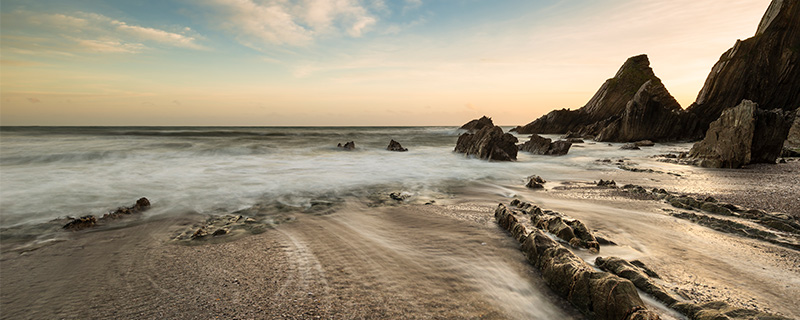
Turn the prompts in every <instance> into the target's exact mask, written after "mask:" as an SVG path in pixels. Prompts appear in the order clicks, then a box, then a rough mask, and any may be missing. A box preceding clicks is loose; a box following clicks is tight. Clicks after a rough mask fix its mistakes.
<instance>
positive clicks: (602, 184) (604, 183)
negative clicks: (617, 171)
mask: <svg viewBox="0 0 800 320" xmlns="http://www.w3.org/2000/svg"><path fill="white" fill-rule="evenodd" d="M597 186H598V187H607V188H616V187H617V182H616V181H614V180H608V181H606V180H603V179H600V181H599V182H597Z"/></svg>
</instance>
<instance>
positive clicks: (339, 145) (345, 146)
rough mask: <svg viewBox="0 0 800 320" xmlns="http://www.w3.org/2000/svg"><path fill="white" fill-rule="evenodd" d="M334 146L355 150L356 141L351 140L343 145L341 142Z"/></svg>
mask: <svg viewBox="0 0 800 320" xmlns="http://www.w3.org/2000/svg"><path fill="white" fill-rule="evenodd" d="M336 147H339V148H342V149H344V150H347V151H351V150H355V149H356V143H355V142H353V141H349V142H347V143H345V144H344V145H342V144H341V143H340V144H337V145H336Z"/></svg>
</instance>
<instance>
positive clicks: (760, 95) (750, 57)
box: [686, 0, 800, 138]
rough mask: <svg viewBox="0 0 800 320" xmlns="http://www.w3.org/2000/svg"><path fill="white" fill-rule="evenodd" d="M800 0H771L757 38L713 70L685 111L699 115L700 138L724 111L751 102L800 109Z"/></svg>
mask: <svg viewBox="0 0 800 320" xmlns="http://www.w3.org/2000/svg"><path fill="white" fill-rule="evenodd" d="M798 57H800V1H799V0H773V1H772V3H771V4H770V6H769V8H768V9H767V12H766V13H765V14H764V17H763V18H762V20H761V23H760V24H759V26H758V31H757V32H756V35H755V36H753V37H751V38H749V39H747V40H744V41H736V44H735V45H734V46H733V48H731V49H729V50H728V51H726V52H725V53H723V54H722V56H721V57H720V59H719V61H718V62H717V63H716V64H715V65H714V67H713V68H712V69H711V72H710V73H709V75H708V78H707V79H706V82H705V85H704V86H703V88H702V89H701V90H700V93H699V94H698V95H697V100H696V101H695V102H694V104H692V105H691V106H689V107H688V108H687V109H686V110H687V112H688V113H690V114H692V115H694V116H696V118H697V119H698V126H697V127H696V129H695V130H694V131H695V132H693V136H694V137H695V138H700V137H702V136H703V134H704V133H705V132H706V129H707V128H708V126H709V124H710V123H711V122H712V121H714V120H716V119H717V118H719V117H720V115H721V114H722V112H723V111H724V110H726V109H728V108H732V107H734V106H736V105H737V104H739V102H741V101H742V100H750V101H753V102H755V103H757V104H758V105H759V107H760V108H762V109H766V110H770V109H775V108H780V109H783V110H796V109H797V108H798V107H800V81H798V80H797V79H800V64H798Z"/></svg>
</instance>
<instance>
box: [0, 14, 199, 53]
mask: <svg viewBox="0 0 800 320" xmlns="http://www.w3.org/2000/svg"><path fill="white" fill-rule="evenodd" d="M1 23H2V28H3V29H4V31H8V30H11V32H5V33H6V34H8V33H13V32H20V33H21V34H24V35H26V36H16V37H15V36H13V34H12V35H8V36H7V35H6V34H4V35H3V40H11V41H4V47H6V48H8V49H13V50H12V51H15V52H17V53H24V52H25V50H31V49H36V50H35V51H37V52H39V53H41V52H46V51H48V50H49V51H61V52H66V53H69V52H73V53H79V52H95V53H137V52H141V51H143V50H145V49H147V48H148V45H149V44H159V45H166V46H171V47H181V48H188V49H204V47H203V46H202V45H200V44H199V43H198V36H197V35H196V34H194V33H193V32H192V31H191V29H189V28H183V29H181V30H180V31H175V32H171V31H166V30H162V29H157V28H152V27H144V26H139V25H134V24H129V23H127V22H124V21H121V20H117V19H113V18H110V17H107V16H104V15H100V14H96V13H87V12H76V13H73V14H62V13H55V14H53V13H39V12H31V11H22V10H17V11H13V12H10V13H3V15H2V22H1ZM30 35H35V36H30ZM6 44H7V45H6ZM4 49H5V48H4ZM43 49H44V50H43Z"/></svg>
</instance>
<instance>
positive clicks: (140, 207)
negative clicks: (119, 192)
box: [100, 197, 150, 220]
mask: <svg viewBox="0 0 800 320" xmlns="http://www.w3.org/2000/svg"><path fill="white" fill-rule="evenodd" d="M147 209H150V200H148V199H147V198H144V197H142V198H139V200H136V203H134V204H133V205H132V206H130V207H127V208H126V207H119V208H117V210H115V211H113V212H109V213H106V214H104V215H103V217H102V218H100V220H105V219H119V218H123V217H125V216H126V215H130V214H134V213H139V212H142V211H146V210H147Z"/></svg>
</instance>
